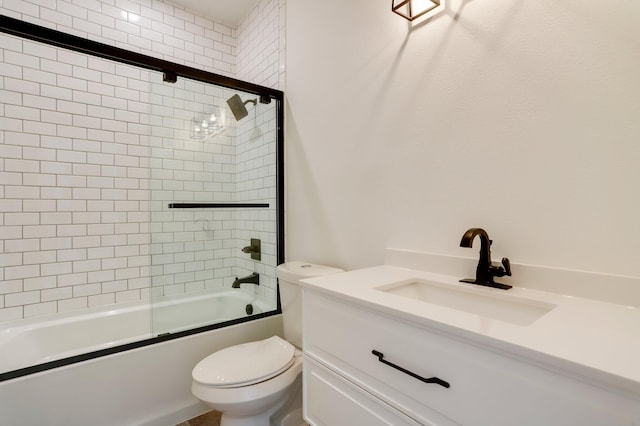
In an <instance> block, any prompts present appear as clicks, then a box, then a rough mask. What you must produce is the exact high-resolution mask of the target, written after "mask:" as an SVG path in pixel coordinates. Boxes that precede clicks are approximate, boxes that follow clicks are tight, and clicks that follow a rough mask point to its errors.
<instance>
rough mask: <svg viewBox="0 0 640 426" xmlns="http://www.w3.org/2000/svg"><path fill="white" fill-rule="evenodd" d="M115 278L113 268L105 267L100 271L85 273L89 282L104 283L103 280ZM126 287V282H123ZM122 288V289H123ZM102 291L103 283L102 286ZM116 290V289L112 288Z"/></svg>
mask: <svg viewBox="0 0 640 426" xmlns="http://www.w3.org/2000/svg"><path fill="white" fill-rule="evenodd" d="M114 278H115V271H114V270H113V269H105V270H101V271H93V272H88V273H87V280H88V281H89V282H91V283H104V282H105V281H113V280H114ZM125 288H126V284H125ZM125 288H123V290H124V289H125ZM102 290H103V291H104V285H103V286H102ZM112 291H116V290H112Z"/></svg>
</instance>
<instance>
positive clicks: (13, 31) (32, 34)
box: [0, 0, 285, 382]
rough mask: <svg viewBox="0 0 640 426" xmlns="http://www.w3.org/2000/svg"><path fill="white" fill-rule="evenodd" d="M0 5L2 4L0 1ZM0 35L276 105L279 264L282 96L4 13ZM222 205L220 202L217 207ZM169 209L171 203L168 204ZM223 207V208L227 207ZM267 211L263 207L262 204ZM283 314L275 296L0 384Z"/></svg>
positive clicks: (280, 244) (280, 258)
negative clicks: (265, 307)
mask: <svg viewBox="0 0 640 426" xmlns="http://www.w3.org/2000/svg"><path fill="white" fill-rule="evenodd" d="M0 2H1V0H0ZM0 32H2V33H5V34H10V35H13V36H16V37H21V38H24V39H27V40H32V41H37V42H40V43H44V44H47V45H50V46H56V47H60V48H63V49H68V50H72V51H74V52H80V53H84V54H86V55H90V56H96V57H99V58H104V59H109V60H112V61H115V62H119V63H124V64H128V65H133V66H137V67H140V68H143V69H148V70H153V71H158V72H162V73H163V80H164V81H165V82H167V83H175V82H176V79H177V78H178V77H184V78H189V79H191V80H196V81H200V82H204V83H209V84H215V85H218V86H221V87H225V88H227V89H235V90H241V91H244V92H246V93H251V94H255V95H258V96H265V97H269V98H271V99H274V100H275V101H276V126H277V127H276V135H277V136H276V156H277V162H276V164H277V166H276V188H277V190H276V191H277V195H276V211H277V219H276V234H277V236H276V238H277V244H276V262H277V264H281V263H283V262H284V257H285V256H284V253H285V249H284V241H285V239H284V92H282V91H281V90H277V89H273V88H270V87H265V86H260V85H258V84H254V83H250V82H247V81H243V80H238V79H235V78H232V77H226V76H223V75H220V74H215V73H212V72H208V71H204V70H200V69H197V68H193V67H190V66H187V65H181V64H177V63H174V62H170V61H165V60H163V59H158V58H154V57H152V56H148V55H144V54H141V53H136V52H132V51H129V50H126V49H122V48H119V47H115V46H111V45H108V44H104V43H100V42H97V41H93V40H89V39H86V38H82V37H78V36H75V35H72V34H67V33H64V32H62V31H58V30H53V29H51V28H47V27H43V26H40V25H37V24H32V23H29V22H26V21H21V20H19V19H15V18H12V17H9V16H6V15H2V14H0ZM172 204H173V206H174V207H170V208H203V206H205V205H204V204H200V205H198V206H197V207H192V206H193V203H172ZM220 205H222V204H220ZM170 206H171V204H170ZM228 207H239V204H233V205H229V206H228ZM228 207H226V208H228ZM255 207H260V208H262V207H264V206H262V205H259V206H257V205H252V206H251V208H255ZM267 207H268V205H267ZM204 208H222V207H204ZM281 312H282V308H281V302H280V295H279V294H278V296H277V309H276V310H275V311H271V312H264V313H260V314H257V315H252V316H248V317H243V318H238V319H234V320H231V321H227V322H224V323H218V324H211V325H207V326H203V327H198V328H196V329H191V330H185V331H181V332H177V333H171V334H169V335H162V336H157V337H152V338H150V339H146V340H140V341H137V342H132V343H128V344H124V345H121V346H115V347H111V348H107V349H101V350H98V351H95V352H89V353H84V354H81V355H76V356H73V357H70V358H64V359H60V360H56V361H50V362H46V363H44V364H38V365H34V366H31V367H26V368H22V369H19V370H14V371H9V372H4V373H0V382H3V381H5V380H11V379H15V378H17V377H22V376H27V375H30V374H34V373H38V372H41V371H46V370H49V369H53V368H58V367H62V366H65V365H69V364H74V363H76V362H82V361H88V360H91V359H94V358H99V357H102V356H105V355H112V354H115V353H118V352H124V351H128V350H131V349H136V348H141V347H144V346H148V345H153V344H156V343H161V342H165V341H167V340H173V339H176V338H180V337H185V336H189V335H192V334H197V333H202V332H205V331H210V330H214V329H217V328H222V327H228V326H230V325H235V324H240V323H243V322H247V321H254V320H257V319H260V318H265V317H268V316H272V315H277V314H280V313H281Z"/></svg>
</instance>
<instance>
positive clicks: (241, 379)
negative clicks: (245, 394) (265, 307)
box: [191, 336, 295, 388]
mask: <svg viewBox="0 0 640 426" xmlns="http://www.w3.org/2000/svg"><path fill="white" fill-rule="evenodd" d="M294 354H295V347H294V346H293V345H292V344H291V343H289V342H287V341H286V340H283V339H281V338H280V337H278V336H272V337H269V338H268V339H264V340H259V341H257V342H249V343H243V344H240V345H235V346H231V347H228V348H226V349H222V350H220V351H218V352H215V353H213V354H211V355H209V356H208V357H206V358H205V359H203V360H202V361H200V362H199V363H198V365H196V366H195V368H194V369H193V371H192V373H191V375H192V377H193V380H195V381H196V382H199V383H201V384H203V385H207V386H212V387H218V388H228V387H238V386H249V385H251V384H253V383H257V382H260V381H264V380H267V379H269V378H271V377H273V376H275V375H277V374H280V372H282V371H284V370H286V369H287V368H289V366H290V365H291V364H292V363H293V357H294Z"/></svg>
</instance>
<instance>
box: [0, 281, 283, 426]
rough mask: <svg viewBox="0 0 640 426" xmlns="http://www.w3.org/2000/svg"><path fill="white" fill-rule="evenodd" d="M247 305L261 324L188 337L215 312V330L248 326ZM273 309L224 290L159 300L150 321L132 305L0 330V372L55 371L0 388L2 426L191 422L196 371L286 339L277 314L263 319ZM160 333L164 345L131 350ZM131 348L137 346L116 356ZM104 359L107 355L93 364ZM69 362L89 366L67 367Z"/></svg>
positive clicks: (142, 307) (141, 306)
mask: <svg viewBox="0 0 640 426" xmlns="http://www.w3.org/2000/svg"><path fill="white" fill-rule="evenodd" d="M249 303H250V304H251V305H252V307H253V314H254V315H256V314H258V317H257V318H259V319H256V320H253V321H248V322H243V323H239V324H234V325H229V326H225V327H221V328H217V329H213V330H208V331H203V332H201V333H197V334H187V333H189V332H187V331H185V330H186V329H187V328H193V327H190V326H189V324H196V325H202V326H204V325H205V324H209V323H211V319H210V318H208V316H209V317H210V314H211V312H216V315H217V316H216V319H215V322H218V323H224V322H225V321H230V320H233V319H234V318H238V317H245V318H246V317H247V313H246V310H245V309H246V305H247V304H249ZM273 310H275V307H274V306H270V304H269V303H267V302H265V301H263V300H260V299H255V298H254V297H253V296H252V295H250V294H248V293H244V292H239V291H231V290H226V291H221V292H218V293H215V294H209V295H206V296H196V297H188V298H184V297H181V298H174V299H171V300H163V301H162V302H161V303H154V307H153V311H152V312H153V314H151V311H150V310H149V304H148V303H133V304H128V305H126V306H125V305H122V306H120V305H118V307H117V308H114V307H113V306H111V307H110V308H108V307H103V308H98V309H91V310H85V311H82V313H80V312H76V313H65V314H60V315H56V316H52V317H50V318H48V319H46V320H44V319H43V318H39V319H29V320H23V321H20V322H14V323H13V324H12V325H8V324H9V323H6V324H2V325H0V326H3V331H2V332H0V354H1V355H0V367H1V369H0V373H5V372H7V371H10V370H17V369H21V368H25V367H28V366H32V365H35V364H40V365H43V363H45V364H44V366H47V364H46V363H50V364H49V365H59V366H57V368H52V369H47V370H43V371H38V368H36V369H35V370H34V371H35V372H34V373H33V374H28V375H24V376H19V377H15V378H9V379H8V380H5V381H2V382H0V413H2V424H3V425H14V424H15V425H24V424H47V425H56V424H59V425H84V424H87V422H90V423H91V424H98V425H99V424H104V425H118V424H123V425H134V424H140V425H169V426H172V425H174V424H177V423H179V422H181V421H183V420H186V419H188V418H191V417H194V416H196V415H198V414H201V413H203V412H205V411H207V407H206V406H204V405H203V404H201V403H200V402H199V401H198V400H197V399H195V398H194V397H193V396H192V395H191V391H190V386H191V369H192V368H193V367H194V366H195V364H197V363H198V362H199V361H200V360H201V359H202V358H204V357H205V356H207V355H209V354H210V353H212V352H215V351H216V350H219V349H222V348H224V347H227V346H231V345H235V344H239V343H244V342H248V341H252V340H258V339H264V338H266V337H269V336H272V335H274V334H279V335H281V334H282V324H281V319H280V316H279V315H268V314H266V313H265V312H268V311H273ZM261 313H265V314H263V315H260V314H261ZM152 315H153V323H154V327H153V330H152V329H151V316H152ZM261 316H262V317H261ZM170 319H171V320H170ZM158 326H159V327H158ZM166 333H169V334H166ZM158 334H161V335H163V336H164V337H161V338H158V339H160V340H162V339H166V340H164V341H159V342H157V343H154V344H151V345H146V346H140V343H134V342H140V341H141V340H144V339H148V338H151V337H152V336H157V335H158ZM185 334H186V335H185ZM172 335H173V336H176V335H184V336H182V337H179V338H172ZM122 345H124V346H122ZM127 345H138V346H140V347H134V348H133V349H130V350H126V351H119V350H120V349H121V348H124V347H127ZM96 351H98V352H96ZM90 352H93V355H89V356H87V355H86V354H87V353H90ZM110 352H114V353H110ZM100 353H108V354H107V355H105V356H100V357H95V355H96V354H100ZM81 354H84V355H81ZM70 357H71V358H70ZM73 357H76V358H78V357H84V358H83V360H82V362H76V363H72V364H66V363H67V362H68V361H69V360H72V359H74V358H73ZM65 364H66V365H65ZM0 375H3V376H6V374H0Z"/></svg>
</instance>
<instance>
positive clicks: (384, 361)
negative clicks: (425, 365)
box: [371, 349, 451, 388]
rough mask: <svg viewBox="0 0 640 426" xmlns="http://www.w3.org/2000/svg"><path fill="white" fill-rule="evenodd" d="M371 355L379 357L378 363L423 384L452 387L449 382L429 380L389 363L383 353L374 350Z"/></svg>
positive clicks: (438, 379)
mask: <svg viewBox="0 0 640 426" xmlns="http://www.w3.org/2000/svg"><path fill="white" fill-rule="evenodd" d="M371 353H372V354H373V355H375V356H377V357H378V361H380V362H381V363H383V364H385V365H388V366H389V367H392V368H395V369H396V370H398V371H402V372H403V373H404V374H407V375H409V376H411V377H413V378H414V379H418V380H420V381H421V382H424V383H434V384H436V385H440V386H442V387H445V388H448V387H450V386H451V385H450V384H449V382H445V381H444V380H442V379H440V378H438V377H429V378H426V377H422V376H420V375H418V374H416V373H414V372H413V371H409V370H407V369H406V368H403V367H400V366H399V365H396V364H394V363H392V362H389V361H387V360H386V359H383V358H384V354H383V353H382V352H380V351H376V350H375V349H374V350H372V351H371Z"/></svg>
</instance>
